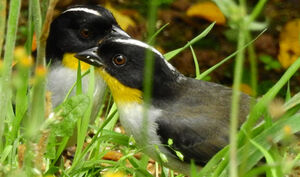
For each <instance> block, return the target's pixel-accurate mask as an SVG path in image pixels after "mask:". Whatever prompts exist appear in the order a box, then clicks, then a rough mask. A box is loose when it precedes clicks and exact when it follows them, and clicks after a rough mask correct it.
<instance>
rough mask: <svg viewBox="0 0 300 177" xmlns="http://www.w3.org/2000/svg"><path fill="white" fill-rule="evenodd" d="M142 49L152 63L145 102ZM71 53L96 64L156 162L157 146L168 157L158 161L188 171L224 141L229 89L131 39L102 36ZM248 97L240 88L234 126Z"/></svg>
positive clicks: (131, 130) (127, 123) (128, 126)
mask: <svg viewBox="0 0 300 177" xmlns="http://www.w3.org/2000/svg"><path fill="white" fill-rule="evenodd" d="M147 52H151V53H152V54H153V58H152V60H153V62H154V64H153V75H152V94H151V101H150V102H149V103H146V102H145V100H144V98H145V95H144V90H145V88H144V76H145V75H144V68H145V66H144V65H145V62H146V60H149V59H151V58H149V59H148V58H146V53H147ZM76 57H77V58H78V59H80V60H82V61H84V62H86V63H88V64H91V65H94V66H96V72H98V73H99V74H100V75H101V76H102V78H103V79H104V81H105V82H106V83H107V85H108V87H109V89H110V91H111V93H112V95H113V98H114V101H115V103H116V105H117V108H118V111H119V115H120V122H121V125H122V126H123V127H124V129H125V131H126V133H127V134H129V135H132V136H133V138H134V139H135V141H136V144H137V145H138V146H139V147H141V148H142V149H143V150H144V152H145V153H146V154H148V155H149V156H150V157H151V158H153V159H154V160H157V161H159V160H160V161H161V159H160V157H159V153H157V148H156V147H158V148H159V152H161V153H163V154H165V156H166V157H167V159H168V160H167V161H162V163H163V164H164V165H165V166H167V167H169V168H171V169H173V170H175V171H178V172H180V173H183V174H186V175H189V173H190V163H191V160H193V161H194V162H195V163H196V164H197V165H199V166H203V165H205V164H206V163H207V162H208V161H209V159H210V158H212V157H213V155H215V154H216V153H217V152H218V151H219V150H221V149H222V148H223V147H225V146H226V145H227V144H228V143H229V123H230V110H231V97H232V89H231V88H229V87H226V86H223V85H220V84H217V83H213V82H207V81H202V80H196V79H194V78H189V77H186V76H184V75H183V74H181V73H180V72H179V71H177V69H176V68H174V67H173V66H172V65H171V64H170V63H168V62H167V60H166V59H165V58H164V57H163V55H162V54H161V53H160V52H159V51H158V50H156V49H155V48H153V47H152V46H150V45H148V44H146V43H143V42H141V41H138V40H135V39H132V38H126V37H116V36H115V37H107V38H105V39H104V40H102V41H101V43H99V44H98V45H97V46H95V47H92V48H90V49H87V50H85V51H82V52H80V53H77V54H76ZM251 99H252V98H251V97H250V96H248V95H247V94H244V93H240V102H239V104H240V109H239V125H241V124H242V123H243V122H244V121H245V120H246V117H247V115H248V113H249V109H250V102H251ZM147 104H148V105H147ZM145 105H146V106H145ZM145 109H147V110H146V114H145ZM144 115H146V118H147V119H146V123H143V121H144V120H143V119H144ZM145 125H146V128H145V127H144V126H145ZM145 130H146V131H145ZM143 132H146V133H144V134H143ZM169 140H172V142H173V143H171V144H170V143H168V141H169ZM175 151H179V152H180V153H181V154H182V155H183V160H182V159H180V158H179V157H178V156H177V155H176V152H175Z"/></svg>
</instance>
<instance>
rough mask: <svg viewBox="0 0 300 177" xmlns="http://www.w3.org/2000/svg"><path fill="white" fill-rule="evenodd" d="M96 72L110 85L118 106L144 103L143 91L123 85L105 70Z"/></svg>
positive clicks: (98, 69)
mask: <svg viewBox="0 0 300 177" xmlns="http://www.w3.org/2000/svg"><path fill="white" fill-rule="evenodd" d="M96 72H98V73H99V74H100V75H101V76H102V78H103V79H104V81H105V82H106V84H107V85H108V87H109V89H110V91H111V93H112V95H113V97H114V100H115V102H116V103H117V104H126V103H142V91H140V90H138V89H135V88H130V87H127V86H125V85H123V84H122V83H121V82H119V81H118V80H117V79H116V78H114V77H112V76H111V75H110V74H109V73H107V72H106V71H105V70H104V69H103V68H97V69H96Z"/></svg>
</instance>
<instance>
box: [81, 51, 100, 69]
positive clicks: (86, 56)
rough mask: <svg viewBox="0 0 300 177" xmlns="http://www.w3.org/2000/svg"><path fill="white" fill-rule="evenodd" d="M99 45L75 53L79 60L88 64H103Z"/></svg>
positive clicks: (98, 65) (97, 65)
mask: <svg viewBox="0 0 300 177" xmlns="http://www.w3.org/2000/svg"><path fill="white" fill-rule="evenodd" d="M97 50H98V47H93V48H90V49H87V50H84V51H82V52H79V53H77V54H76V55H75V57H76V58H78V59H79V60H81V61H83V62H86V63H88V64H91V65H94V66H96V67H100V66H103V62H102V59H101V58H100V57H99V55H98V54H97Z"/></svg>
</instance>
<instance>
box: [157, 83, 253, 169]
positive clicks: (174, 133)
mask: <svg viewBox="0 0 300 177" xmlns="http://www.w3.org/2000/svg"><path fill="white" fill-rule="evenodd" d="M192 82H195V81H192ZM195 85H196V86H195ZM184 87H185V88H184V89H180V90H184V92H185V94H182V95H181V96H178V97H177V98H176V99H174V100H175V101H173V102H172V103H165V104H166V105H165V106H164V105H160V107H165V109H164V110H165V111H164V113H163V115H162V117H161V118H160V119H157V121H156V122H157V124H158V129H157V133H158V134H159V136H160V138H161V141H162V143H166V144H167V141H168V139H169V138H170V139H172V140H173V142H174V144H173V145H172V148H174V149H175V150H177V151H180V152H181V153H182V154H183V155H184V159H185V161H190V160H191V159H194V161H195V162H196V163H197V164H201V165H203V164H205V163H206V162H207V161H208V160H209V159H210V158H211V157H212V156H213V155H214V154H216V153H217V152H218V151H219V150H220V149H222V148H223V147H224V146H226V145H227V144H228V140H229V139H228V134H229V122H230V121H229V118H230V109H231V108H230V107H231V106H230V105H231V94H232V91H231V89H230V88H227V87H224V86H221V85H218V84H214V83H210V82H203V81H201V82H198V81H197V82H196V84H195V83H194V84H186V85H184ZM195 95H197V96H195ZM249 103H250V97H249V96H247V95H245V94H242V95H241V102H240V123H242V122H243V121H244V120H245V119H246V116H247V114H248V111H249ZM167 105H168V106H167ZM170 127H172V128H170ZM170 151H171V152H172V150H170ZM173 153H174V152H173Z"/></svg>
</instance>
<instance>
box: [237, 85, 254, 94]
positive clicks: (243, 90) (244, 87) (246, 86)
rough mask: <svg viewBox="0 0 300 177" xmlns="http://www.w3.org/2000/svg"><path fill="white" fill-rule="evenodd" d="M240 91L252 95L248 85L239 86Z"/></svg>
mask: <svg viewBox="0 0 300 177" xmlns="http://www.w3.org/2000/svg"><path fill="white" fill-rule="evenodd" d="M240 90H241V91H242V92H244V93H246V94H248V95H252V92H253V91H252V89H251V87H250V86H249V85H248V84H241V85H240Z"/></svg>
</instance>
